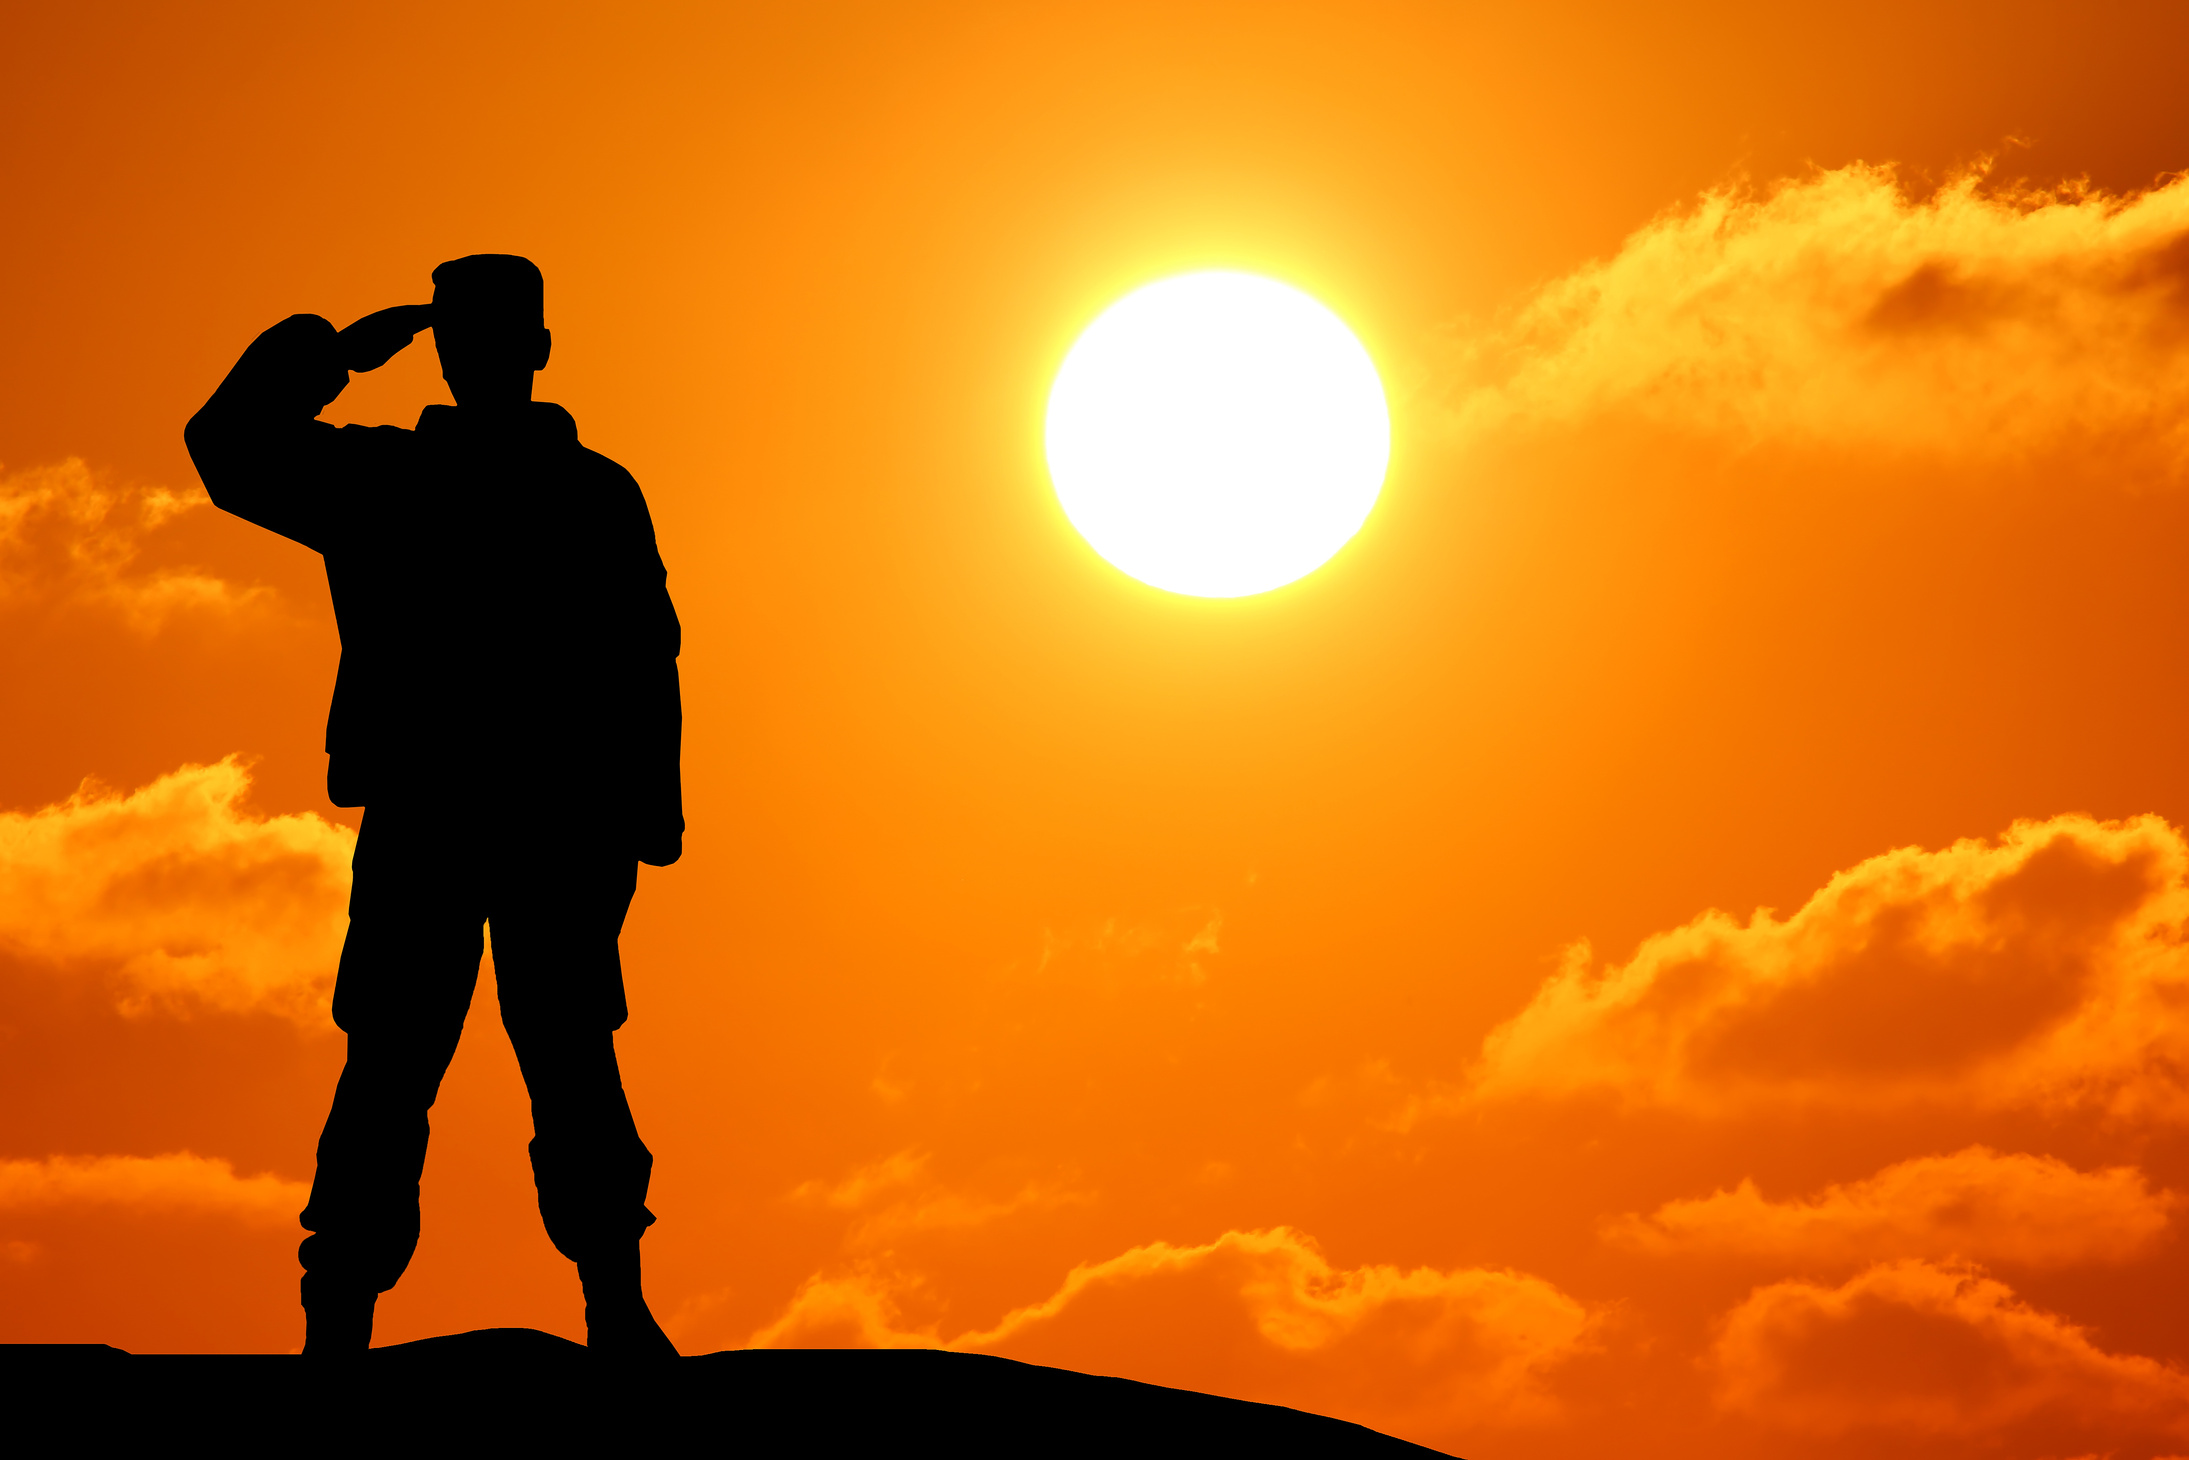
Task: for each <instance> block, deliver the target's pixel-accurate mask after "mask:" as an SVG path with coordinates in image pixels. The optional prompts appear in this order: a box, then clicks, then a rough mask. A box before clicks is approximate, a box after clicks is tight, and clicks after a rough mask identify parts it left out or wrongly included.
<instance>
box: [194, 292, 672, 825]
mask: <svg viewBox="0 0 2189 1460" xmlns="http://www.w3.org/2000/svg"><path fill="white" fill-rule="evenodd" d="M347 379H348V376H347V372H345V371H344V370H343V369H342V368H341V365H340V364H339V356H338V354H337V352H336V347H335V335H334V330H333V327H332V326H331V325H329V324H327V322H326V321H324V320H321V319H319V318H317V317H316V316H310V315H298V316H294V317H292V318H290V319H287V320H284V321H283V322H282V323H280V324H278V325H276V326H274V327H273V328H272V329H270V330H268V331H266V333H265V334H263V335H261V336H259V338H258V339H257V340H256V341H254V342H253V343H252V345H251V347H250V348H249V349H248V350H246V351H245V352H244V355H243V358H242V359H241V360H239V361H238V362H237V364H236V366H235V368H234V369H233V370H232V371H230V372H229V375H228V378H227V379H226V380H224V381H223V382H222V383H221V386H220V389H219V390H217V391H215V392H214V394H213V398H212V399H211V400H210V401H208V402H206V404H205V407H204V409H202V410H200V411H199V412H198V414H197V415H196V416H194V417H193V418H192V419H191V421H190V424H189V426H188V428H187V429H186V430H185V432H184V439H185V441H186V442H187V443H188V446H189V448H190V455H191V459H192V460H193V461H195V462H196V463H197V467H198V472H199V474H200V475H201V476H202V477H203V478H204V479H205V486H206V490H207V491H208V492H209V493H210V494H211V495H212V498H213V501H214V502H215V503H216V504H218V505H219V506H220V507H222V508H224V509H225V510H227V511H229V512H233V513H235V514H236V515H237V516H239V517H243V518H246V519H248V520H249V521H252V522H255V523H257V524H258V525H259V526H261V527H265V528H269V529H271V530H272V531H274V532H278V533H280V534H281V535H282V536H284V537H287V538H291V539H294V540H295V541H297V542H300V543H302V544H304V545H305V546H306V547H309V548H313V549H315V550H317V551H318V552H319V553H321V554H322V555H324V556H325V558H326V562H327V585H328V588H329V590H330V591H331V593H332V595H333V598H334V611H335V619H336V622H337V623H338V625H339V627H340V629H341V634H342V661H341V668H340V670H339V672H338V673H337V675H336V679H335V690H334V703H333V705H332V707H331V709H330V710H329V712H328V716H327V755H328V763H327V794H328V797H329V799H330V800H332V801H333V802H334V803H335V804H336V805H338V806H361V805H366V804H368V803H371V802H373V801H376V800H385V799H389V798H404V799H408V798H412V797H427V796H430V797H436V798H438V797H457V798H468V799H471V800H473V801H479V802H484V803H486V804H490V805H496V806H506V805H510V804H512V803H518V804H522V803H530V804H533V805H535V806H537V805H539V804H540V803H541V802H543V801H544V802H548V803H552V805H553V806H554V807H556V808H557V809H558V810H559V811H560V812H562V813H564V814H578V815H582V816H586V817H588V818H589V819H597V820H600V821H602V822H605V823H610V824H613V825H615V826H617V827H619V828H621V829H622V830H624V831H625V832H627V834H628V836H629V838H630V844H631V846H632V848H633V850H634V851H636V852H637V853H638V854H639V855H642V856H643V855H645V852H644V850H643V849H644V848H648V847H658V846H660V845H663V844H664V842H665V841H666V842H667V843H670V844H673V842H674V840H675V838H676V837H677V836H680V835H681V833H682V830H683V808H682V794H681V784H680V779H679V772H678V744H679V740H680V737H681V732H682V723H683V711H682V707H681V702H680V699H679V694H678V687H677V671H676V658H677V653H678V649H679V645H680V638H681V631H680V629H679V626H678V623H677V617H676V609H675V607H674V606H673V605H672V604H671V603H670V600H669V590H668V582H667V572H666V570H665V569H664V568H663V566H662V562H661V554H660V551H659V549H658V548H657V547H656V545H655V541H654V528H653V521H652V519H651V517H649V515H648V514H647V511H646V499H645V497H644V496H643V495H642V494H641V493H640V491H639V487H638V483H637V482H636V481H634V480H633V479H632V477H631V474H630V473H629V472H627V471H625V470H624V469H623V468H622V467H620V466H618V465H616V464H615V463H614V462H613V461H610V460H609V459H608V458H607V457H605V456H602V455H601V454H600V453H598V452H596V451H589V450H587V449H586V448H585V447H584V446H582V445H580V444H579V443H578V433H577V424H576V422H574V421H573V420H572V419H571V417H570V414H569V413H568V412H567V411H565V410H563V409H562V408H561V407H560V406H554V405H548V404H545V403H540V402H535V403H533V404H532V405H531V406H530V407H529V408H528V409H527V410H526V411H525V412H524V413H523V414H521V415H519V416H515V417H504V418H502V419H500V420H498V421H497V420H495V419H494V418H491V417H481V416H480V414H479V413H478V412H476V411H470V412H467V411H465V410H462V409H460V408H458V407H454V406H428V407H426V409H425V411H424V413H423V414H422V415H421V416H420V417H419V418H418V427H417V429H416V430H405V429H404V428H402V427H400V426H343V427H339V428H337V427H335V426H331V425H328V424H327V423H325V422H323V421H319V420H317V419H315V417H316V416H317V415H318V413H319V412H320V410H322V409H323V408H324V407H325V405H326V404H327V402H328V401H330V400H332V399H333V398H334V396H335V394H336V393H338V392H339V391H340V389H341V388H342V385H343V384H344V383H346V381H347ZM649 860H651V858H649Z"/></svg>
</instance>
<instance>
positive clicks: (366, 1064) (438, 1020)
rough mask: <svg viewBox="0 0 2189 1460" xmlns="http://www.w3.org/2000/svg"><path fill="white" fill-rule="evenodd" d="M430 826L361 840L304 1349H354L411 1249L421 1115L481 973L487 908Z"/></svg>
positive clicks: (311, 1251) (386, 825) (398, 820)
mask: <svg viewBox="0 0 2189 1460" xmlns="http://www.w3.org/2000/svg"><path fill="white" fill-rule="evenodd" d="M437 821H438V818H431V817H423V816H419V817H414V816H407V815H405V814H403V813H401V812H399V811H385V812H384V811H382V810H379V809H375V810H373V811H371V812H370V813H368V814H367V816H366V819H365V827H364V830H363V832H362V833H361V835H360V836H359V838H358V850H357V855H356V858H355V861H354V864H353V865H354V868H355V880H354V882H353V884H352V889H351V896H350V928H349V935H348V937H347V938H346V939H345V940H344V942H343V945H342V964H341V970H340V973H339V975H338V976H337V979H336V983H335V996H334V1018H335V1023H336V1024H337V1025H338V1026H339V1027H340V1028H341V1029H342V1030H343V1031H344V1032H345V1033H346V1034H347V1035H348V1036H349V1058H348V1061H347V1063H346V1064H345V1065H344V1066H343V1070H342V1078H341V1080H340V1082H339V1083H338V1084H337V1085H336V1086H335V1096H334V1105H333V1108H332V1109H331V1110H330V1111H329V1112H328V1115H327V1124H326V1128H325V1130H324V1131H323V1132H322V1133H321V1135H320V1138H319V1166H318V1171H317V1172H316V1174H315V1175H314V1177H313V1180H312V1195H311V1201H310V1204H309V1205H308V1206H306V1207H305V1209H304V1213H303V1217H302V1221H303V1224H304V1226H305V1227H306V1228H307V1229H309V1230H310V1232H311V1233H312V1235H311V1236H309V1237H307V1238H305V1239H304V1243H303V1245H302V1246H301V1247H300V1248H299V1249H298V1253H297V1256H298V1258H299V1260H300V1261H301V1262H302V1263H303V1265H304V1281H303V1298H304V1309H305V1327H306V1333H305V1350H306V1352H339V1351H344V1350H354V1349H361V1348H363V1347H365V1346H366V1345H367V1344H368V1343H369V1342H370V1338H371V1331H372V1308H373V1303H374V1300H375V1299H376V1298H377V1297H378V1295H379V1294H381V1293H383V1292H385V1291H386V1290H387V1289H389V1288H391V1287H393V1286H394V1285H395V1281H396V1279H397V1278H399V1277H401V1276H402V1275H403V1269H404V1268H405V1267H407V1266H409V1264H410V1259H411V1254H412V1253H413V1252H414V1251H415V1250H416V1249H417V1246H418V1179H419V1176H420V1173H421V1172H422V1171H423V1169H424V1167H425V1159H426V1141H427V1136H428V1132H429V1125H428V1117H427V1112H428V1111H429V1110H430V1109H431V1108H432V1106H433V1102H434V1099H435V1098H436V1096H437V1095H438V1094H439V1093H440V1088H441V1077H442V1075H443V1074H444V1073H445V1072H446V1071H447V1069H448V1063H449V1060H450V1058H451V1057H452V1056H454V1054H455V1053H456V1044H457V1041H458V1039H460V1038H461V1037H462V1034H463V1027H464V1015H465V1013H466V1011H467V1010H468V1009H469V1008H470V1005H471V996H472V991H473V989H474V987H475V986H476V984H477V982H478V977H479V955H480V952H481V937H480V925H481V923H482V922H483V920H484V914H483V908H482V907H481V905H480V904H479V903H478V902H476V901H473V900H472V898H471V897H470V896H469V895H467V891H466V888H467V885H468V884H469V883H470V882H471V881H472V879H471V878H470V877H469V876H467V875H466V872H467V869H465V868H463V867H461V866H459V865H454V864H452V857H451V852H450V847H451V846H452V845H453V839H451V838H448V837H446V836H445V835H442V834H441V831H442V829H441V828H440V827H439V826H438V825H436V824H435V823H436V822H437Z"/></svg>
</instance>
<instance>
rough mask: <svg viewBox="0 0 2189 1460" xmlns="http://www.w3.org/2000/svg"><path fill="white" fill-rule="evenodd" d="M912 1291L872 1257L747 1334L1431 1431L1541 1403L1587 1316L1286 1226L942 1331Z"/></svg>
mask: <svg viewBox="0 0 2189 1460" xmlns="http://www.w3.org/2000/svg"><path fill="white" fill-rule="evenodd" d="M911 1296H912V1294H911V1293H909V1292H906V1291H904V1290H903V1289H901V1288H900V1287H899V1286H898V1285H897V1284H896V1283H895V1282H894V1281H893V1280H892V1279H890V1278H889V1277H888V1276H887V1275H886V1274H884V1273H882V1272H881V1271H880V1270H879V1269H877V1268H873V1267H868V1268H865V1269H862V1270H859V1271H855V1272H853V1273H850V1274H846V1275H840V1276H834V1277H816V1278H814V1279H811V1280H809V1281H808V1282H807V1283H806V1284H805V1285H804V1286H803V1287H801V1288H800V1289H799V1291H798V1294H797V1295H796V1296H795V1297H794V1298H793V1300H792V1302H791V1304H790V1306H789V1308H788V1309H787V1310H786V1311H785V1313H784V1314H783V1316H782V1317H781V1318H779V1319H777V1320H776V1322H774V1323H773V1324H770V1325H769V1326H768V1327H767V1328H765V1329H763V1330H761V1332H759V1333H757V1334H755V1335H754V1336H753V1338H752V1340H751V1342H752V1344H753V1345H754V1346H755V1347H771V1346H780V1347H798V1346H808V1345H820V1344H837V1343H846V1342H848V1343H854V1344H860V1345H868V1346H874V1347H901V1346H941V1347H948V1348H952V1349H959V1350H975V1351H982V1352H992V1353H1001V1354H1005V1355H1007V1356H1009V1357H1013V1358H1019V1359H1026V1360H1030V1361H1033V1362H1037V1363H1051V1364H1060V1365H1066V1366H1069V1367H1072V1368H1077V1369H1082V1370H1089V1371H1093V1372H1100V1373H1124V1374H1130V1375H1131V1376H1132V1377H1134V1378H1136V1379H1141V1380H1145V1381H1147V1382H1151V1383H1160V1384H1171V1385H1176V1386H1180V1387H1185V1388H1193V1389H1200V1390H1204V1391H1208V1392H1214V1393H1222V1394H1230V1395H1235V1396H1238V1397H1241V1398H1249V1399H1259V1400H1264V1401H1268V1402H1272V1403H1280V1404H1291V1405H1296V1406H1300V1407H1305V1408H1312V1409H1319V1410H1323V1411H1326V1412H1331V1413H1340V1414H1344V1415H1347V1416H1349V1417H1352V1418H1355V1419H1359V1420H1360V1421H1361V1422H1363V1423H1366V1424H1371V1425H1377V1426H1379V1427H1383V1428H1391V1429H1400V1430H1407V1429H1411V1430H1414V1431H1416V1432H1423V1433H1435V1432H1440V1431H1442V1430H1445V1429H1448V1428H1449V1427H1450V1426H1452V1425H1455V1424H1464V1423H1527V1422H1534V1421H1539V1420H1542V1419H1545V1418H1548V1417H1550V1416H1551V1415H1553V1414H1554V1413H1555V1412H1556V1404H1555V1401H1554V1399H1553V1397H1552V1396H1551V1394H1550V1392H1549V1390H1548V1388H1547V1387H1546V1385H1545V1376H1546V1374H1547V1373H1548V1371H1550V1370H1551V1369H1553V1368H1554V1367H1555V1366H1556V1365H1557V1364H1559V1363H1560V1362H1562V1361H1563V1360H1565V1359H1567V1358H1570V1357H1572V1356H1574V1355H1576V1354H1578V1353H1580V1352H1583V1351H1585V1350H1586V1349H1587V1348H1588V1347H1589V1346H1590V1345H1591V1343H1592V1330H1593V1328H1594V1324H1595V1318H1594V1316H1593V1315H1592V1314H1591V1313H1590V1312H1589V1310H1588V1309H1587V1308H1585V1307H1584V1306H1583V1305H1582V1304H1581V1303H1580V1302H1578V1301H1576V1300H1575V1299H1573V1298H1571V1297H1569V1296H1568V1295H1566V1294H1565V1293H1563V1292H1561V1291H1560V1290H1559V1289H1558V1288H1557V1287H1555V1286H1553V1285H1552V1284H1550V1283H1548V1282H1545V1281H1544V1280H1543V1279H1541V1278H1538V1277H1533V1276H1530V1275H1528V1274H1525V1273H1518V1272H1510V1271H1505V1270H1502V1269H1492V1268H1461V1269H1457V1270H1453V1271H1443V1270H1440V1269H1437V1268H1433V1267H1416V1268H1412V1269H1401V1268H1399V1267H1395V1266H1386V1265H1367V1266H1362V1267H1356V1268H1347V1269H1340V1268H1336V1267H1334V1266H1333V1265H1332V1264H1331V1263H1330V1261H1329V1260H1328V1259H1327V1258H1325V1257H1324V1256H1323V1254H1322V1253H1321V1251H1320V1250H1319V1249H1318V1248H1317V1246H1316V1244H1315V1242H1314V1241H1313V1239H1312V1238H1310V1237H1308V1236H1306V1235H1305V1234H1303V1233H1300V1232H1297V1231H1295V1230H1293V1229H1290V1228H1284V1227H1279V1228H1273V1229H1269V1230H1265V1231H1232V1232H1226V1233H1225V1234H1224V1235H1223V1236H1221V1237H1219V1238H1217V1239H1216V1240H1215V1241H1213V1242H1209V1243H1206V1244H1203V1245H1200V1246H1176V1245H1173V1244H1171V1243H1168V1242H1151V1243H1148V1244H1146V1245H1145V1246H1141V1247H1135V1248H1132V1249H1131V1250H1130V1251H1127V1252H1124V1253H1121V1254H1119V1255H1118V1256H1116V1257H1112V1258H1109V1259H1107V1260H1105V1261H1101V1262H1094V1263H1087V1264H1082V1265H1081V1266H1079V1267H1076V1268H1074V1269H1072V1271H1071V1272H1070V1273H1069V1274H1068V1275H1067V1276H1066V1277H1065V1279H1064V1282H1063V1283H1062V1285H1061V1286H1059V1288H1058V1289H1057V1291H1056V1292H1055V1293H1053V1294H1051V1295H1050V1296H1049V1297H1047V1298H1045V1299H1043V1300H1042V1301H1040V1302H1038V1303H1033V1304H1029V1305H1027V1306H1025V1307H1022V1308H1017V1309H1014V1310H1012V1311H1011V1312H1009V1313H1006V1314H1005V1315H1004V1316H1003V1317H1002V1318H1001V1319H1000V1320H999V1321H998V1322H997V1323H996V1324H994V1325H993V1326H992V1327H989V1328H985V1329H978V1330H973V1331H970V1332H965V1333H961V1334H959V1335H958V1336H956V1337H955V1338H951V1339H949V1340H947V1341H945V1340H944V1339H942V1337H941V1336H940V1333H939V1331H938V1329H937V1327H935V1326H932V1325H929V1326H918V1325H913V1324H910V1323H908V1322H906V1320H905V1318H904V1316H903V1308H904V1306H905V1300H906V1299H908V1298H909V1297H911Z"/></svg>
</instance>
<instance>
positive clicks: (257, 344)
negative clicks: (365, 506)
mask: <svg viewBox="0 0 2189 1460" xmlns="http://www.w3.org/2000/svg"><path fill="white" fill-rule="evenodd" d="M349 378H350V376H349V371H348V370H346V369H344V368H343V366H342V363H341V354H340V350H339V348H338V346H337V343H336V337H335V329H334V326H333V325H332V324H330V323H328V322H327V321H326V320H324V319H322V318H320V317H319V316H318V315H316V314H294V315H291V316H289V318H287V319H285V320H283V321H282V322H281V323H279V324H277V325H275V326H274V327H273V328H272V329H270V330H267V331H266V332H265V333H264V334H262V335H260V336H259V337H258V338H257V339H255V340H253V341H252V342H251V346H250V348H249V349H247V350H245V351H244V352H243V358H242V359H240V360H238V361H237V362H236V364H235V368H234V369H232V370H230V371H229V372H228V378H227V379H225V380H223V381H222V382H221V383H220V388H219V389H218V390H216V391H214V392H213V398H212V399H211V400H208V401H207V402H206V403H205V405H204V406H203V407H202V408H201V409H200V410H199V411H198V413H197V414H196V415H194V416H192V417H191V418H190V423H189V424H188V425H187V426H185V427H183V433H182V437H183V443H184V445H186V446H187V447H188V448H189V450H190V459H191V461H192V462H194V463H195V464H196V465H197V468H198V475H199V477H201V478H202V479H203V480H204V482H205V490H206V492H207V493H208V494H209V495H210V496H211V497H212V499H213V501H214V504H215V505H217V506H219V507H220V508H221V509H222V510H224V511H228V512H233V513H234V514H235V515H236V516H238V517H241V518H243V519H245V520H246V521H249V522H255V523H257V524H258V525H259V526H261V527H264V528H267V529H268V530H270V531H273V532H278V533H280V534H281V535H282V536H283V537H286V538H290V539H293V540H294V541H296V542H300V543H302V544H304V545H305V546H306V547H309V548H313V549H315V550H317V551H320V552H325V551H326V550H327V547H328V538H329V534H330V532H331V530H332V528H333V526H334V514H333V511H332V502H333V500H334V498H335V496H336V494H337V493H338V491H339V484H338V482H337V481H336V478H337V477H338V476H339V475H340V474H341V467H342V465H343V459H344V457H345V456H346V455H347V454H348V453H346V452H345V451H344V449H343V442H342V436H343V433H342V432H341V431H340V430H338V429H337V428H335V427H333V426H330V425H328V424H326V423H325V422H323V421H320V420H317V419H315V418H316V417H317V416H318V415H319V413H320V412H321V411H322V410H324V409H326V407H327V405H328V403H329V402H330V401H332V400H333V399H334V398H335V397H336V396H337V395H340V394H341V393H342V388H343V387H344V386H346V385H347V384H349Z"/></svg>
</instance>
